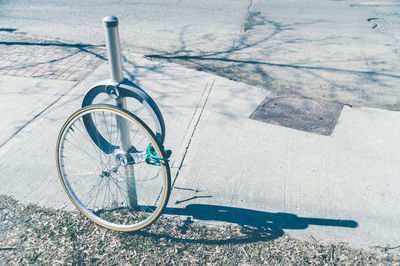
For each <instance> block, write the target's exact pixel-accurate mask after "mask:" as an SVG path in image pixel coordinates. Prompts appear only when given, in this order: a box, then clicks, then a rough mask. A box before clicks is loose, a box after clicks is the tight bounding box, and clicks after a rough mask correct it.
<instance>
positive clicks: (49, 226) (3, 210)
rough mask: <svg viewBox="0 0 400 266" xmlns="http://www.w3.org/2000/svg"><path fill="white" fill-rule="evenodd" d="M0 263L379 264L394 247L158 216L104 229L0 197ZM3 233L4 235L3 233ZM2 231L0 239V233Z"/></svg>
mask: <svg viewBox="0 0 400 266" xmlns="http://www.w3.org/2000/svg"><path fill="white" fill-rule="evenodd" d="M0 219H1V223H0V264H27V263H33V264H58V263H59V264H83V263H84V264H190V265H192V264H198V265H200V264H201V265H205V264H213V265H214V264H223V265H226V264H250V265H259V264H284V265H286V264H318V265H322V264H329V265H334V264H351V265H354V264H359V265H365V264H374V265H376V264H385V265H396V264H398V263H399V262H400V257H399V254H398V253H391V252H388V251H386V252H376V253H369V252H366V251H361V250H355V249H351V248H349V247H346V246H345V245H343V244H336V245H320V244H317V243H310V242H307V241H302V240H297V239H293V238H291V237H289V236H287V235H283V236H281V237H275V236H273V235H270V234H268V233H265V232H261V231H258V230H257V229H254V228H243V227H240V226H232V225H230V226H224V227H218V228H216V227H207V226H202V225H198V224H193V223H188V222H182V221H177V220H175V219H171V218H169V219H167V218H161V219H159V220H158V221H157V222H155V223H154V224H153V225H152V226H150V227H149V228H146V229H144V230H142V231H140V232H136V233H129V234H128V233H119V232H113V231H110V230H106V229H103V228H101V227H99V226H97V225H95V224H94V223H93V222H91V221H90V220H88V219H86V218H85V217H84V216H83V215H80V214H79V213H78V212H66V211H62V210H54V209H44V208H40V207H38V206H35V205H27V206H25V205H23V204H20V203H18V202H16V201H15V200H13V199H12V198H10V197H7V196H0ZM2 236H3V237H2ZM4 236H5V237H4Z"/></svg>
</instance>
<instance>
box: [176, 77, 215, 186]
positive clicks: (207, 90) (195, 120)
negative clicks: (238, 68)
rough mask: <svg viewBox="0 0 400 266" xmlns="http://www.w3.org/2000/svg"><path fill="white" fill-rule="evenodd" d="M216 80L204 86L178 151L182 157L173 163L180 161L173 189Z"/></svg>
mask: <svg viewBox="0 0 400 266" xmlns="http://www.w3.org/2000/svg"><path fill="white" fill-rule="evenodd" d="M214 82H215V79H214V80H213V81H212V82H211V84H210V82H207V85H206V86H205V87H204V90H203V94H202V96H201V99H200V102H199V104H198V105H197V107H196V110H195V112H194V114H193V117H192V119H191V121H190V123H189V127H188V129H187V130H186V134H185V137H184V138H183V144H182V146H181V148H180V150H179V153H178V155H180V157H179V158H178V160H175V161H174V163H173V167H174V166H176V164H175V162H177V161H178V163H179V166H178V170H177V171H176V174H175V177H174V179H173V181H172V184H171V188H172V189H173V187H174V185H175V181H176V179H177V178H178V175H179V173H180V171H181V169H182V167H183V162H184V161H185V158H186V154H187V152H188V150H189V146H190V144H191V142H192V139H193V136H194V134H195V132H196V130H197V126H198V124H199V123H200V119H201V116H202V114H203V111H204V108H205V106H206V104H207V101H208V98H209V97H210V94H211V90H212V88H213V87H214Z"/></svg>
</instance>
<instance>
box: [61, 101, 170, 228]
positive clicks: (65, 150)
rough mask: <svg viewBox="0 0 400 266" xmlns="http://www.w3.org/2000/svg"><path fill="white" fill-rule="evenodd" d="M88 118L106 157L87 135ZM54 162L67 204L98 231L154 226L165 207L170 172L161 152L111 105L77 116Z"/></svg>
mask: <svg viewBox="0 0 400 266" xmlns="http://www.w3.org/2000/svg"><path fill="white" fill-rule="evenodd" d="M89 117H90V120H91V121H92V122H93V124H92V125H91V126H94V127H95V128H96V130H94V131H95V132H98V134H99V135H101V136H103V137H104V138H105V140H106V141H107V143H108V144H111V145H112V147H114V148H113V150H112V151H111V152H110V153H108V154H107V153H105V152H103V151H102V149H101V148H100V147H101V144H100V143H99V142H97V143H96V139H93V138H92V137H91V136H90V135H89V134H88V131H87V128H86V126H85V123H84V120H85V119H88V118H89ZM94 131H92V132H94ZM98 140H99V139H97V141H98ZM56 157H57V170H58V174H59V177H60V179H61V183H62V185H63V187H64V190H65V191H66V193H67V194H68V196H69V198H70V199H71V201H72V202H73V203H74V204H75V206H76V207H77V208H78V209H79V210H80V211H81V212H82V213H83V214H84V215H86V216H87V217H88V218H90V219H91V220H93V221H94V222H95V223H97V224H99V225H101V226H104V227H106V228H109V229H113V230H118V231H134V230H139V229H141V228H143V227H145V226H147V225H149V224H150V223H152V222H153V221H155V220H156V219H157V218H158V216H159V215H160V214H161V212H162V210H163V209H164V207H165V206H166V204H167V201H168V198H169V193H170V170H169V165H168V161H167V160H166V159H165V152H164V149H163V147H162V145H161V144H160V143H159V141H158V140H157V138H156V137H155V135H154V134H153V133H152V131H151V130H150V129H149V128H148V126H147V125H146V124H144V123H143V121H141V120H140V119H139V118H137V117H136V116H135V115H133V114H132V113H130V112H129V111H126V110H123V109H120V108H118V107H115V106H112V105H91V106H88V107H85V108H82V109H80V110H78V111H77V112H75V113H74V114H73V115H72V116H71V117H69V118H68V120H67V121H66V122H65V124H64V125H63V127H62V129H61V131H60V133H59V136H58V140H57V148H56Z"/></svg>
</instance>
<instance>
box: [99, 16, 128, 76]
mask: <svg viewBox="0 0 400 266" xmlns="http://www.w3.org/2000/svg"><path fill="white" fill-rule="evenodd" d="M103 24H104V27H105V29H106V47H107V55H108V64H109V68H110V79H111V81H114V82H116V83H120V82H122V80H123V79H124V77H123V75H122V60H121V46H120V44H119V34H118V19H117V18H116V17H114V16H107V17H105V18H103Z"/></svg>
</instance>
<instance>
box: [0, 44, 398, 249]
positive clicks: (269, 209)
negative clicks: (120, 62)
mask: <svg viewBox="0 0 400 266" xmlns="http://www.w3.org/2000/svg"><path fill="white" fill-rule="evenodd" d="M124 55H125V57H126V60H125V62H124V67H125V68H126V72H125V76H126V77H134V78H135V79H136V81H135V82H137V83H138V84H139V85H140V86H141V87H142V88H143V89H145V90H146V91H147V92H148V93H149V94H150V95H151V96H152V97H153V98H154V100H155V101H156V102H157V104H158V105H159V107H160V109H161V111H162V113H163V115H164V119H165V121H166V128H167V136H166V141H165V147H166V148H167V149H171V150H173V155H172V158H171V160H172V162H171V170H172V179H173V183H174V188H173V191H172V194H171V197H170V201H169V204H168V208H167V210H166V212H165V213H166V214H171V215H180V216H179V217H180V218H181V219H183V220H185V219H187V218H190V219H196V220H197V221H199V222H231V223H237V224H241V225H247V226H253V227H259V228H262V229H265V230H283V231H285V232H287V233H289V234H291V235H293V236H296V237H301V238H304V239H309V240H310V239H316V240H318V241H321V242H329V241H341V242H346V243H349V244H350V245H351V246H353V247H361V248H371V247H373V246H387V245H390V246H397V245H398V244H399V243H400V228H399V227H398V224H400V215H399V214H400V207H399V205H398V202H400V195H399V193H398V187H399V186H400V180H399V179H398V173H399V172H400V166H399V164H398V162H397V159H398V158H399V155H400V144H399V142H398V141H397V140H398V137H399V133H398V132H400V113H397V112H391V111H383V110H378V109H369V108H350V107H347V106H345V107H344V109H343V111H342V113H341V115H340V117H339V120H338V123H337V125H336V128H335V130H334V132H333V134H332V135H331V136H322V135H317V134H311V133H307V132H303V131H299V130H294V129H290V128H286V127H281V126H276V125H272V124H267V123H263V122H260V121H255V120H252V119H249V117H250V115H251V114H252V113H253V112H254V110H255V109H256V108H257V106H258V105H259V104H260V103H261V102H262V101H263V100H264V99H265V97H267V96H268V95H269V92H268V91H266V90H263V89H259V88H257V87H253V86H250V85H247V84H243V83H238V82H233V81H230V80H227V79H224V78H221V77H218V76H214V75H211V74H207V73H204V72H197V71H194V70H190V69H186V68H183V67H181V66H179V65H175V64H165V63H163V62H159V61H149V60H146V59H144V58H143V57H142V56H138V55H135V54H132V53H129V52H125V53H124ZM107 78H108V68H107V65H106V64H102V65H100V67H98V68H97V69H96V70H95V71H94V72H93V73H92V74H91V75H90V76H88V77H87V78H86V79H85V80H83V81H82V82H79V83H77V82H71V81H57V80H53V81H50V80H40V79H35V78H16V77H11V76H0V87H1V94H0V95H1V98H0V106H2V107H1V108H2V109H1V111H2V117H3V118H2V119H1V124H0V127H1V128H2V135H1V140H2V142H3V145H2V146H1V148H0V180H1V181H2V186H1V187H0V194H7V195H11V196H13V197H14V198H16V199H17V200H20V201H22V202H24V203H26V202H34V203H37V204H40V205H41V206H46V207H55V208H66V209H72V208H73V205H72V203H70V202H69V199H68V198H67V196H66V194H65V193H64V192H63V190H62V188H61V185H60V182H59V180H58V177H57V173H56V166H55V158H54V155H55V143H56V138H57V135H58V131H59V129H60V128H61V126H62V124H63V123H64V121H65V120H66V118H67V117H68V116H69V115H70V114H72V112H74V111H75V110H77V109H78V108H79V107H80V104H81V100H82V98H83V95H84V94H85V92H86V90H87V89H88V88H89V87H90V86H91V85H93V84H94V83H96V82H97V81H101V80H104V79H107ZM10 84H12V87H13V91H16V92H18V91H19V92H21V95H24V97H28V98H29V99H30V101H29V100H20V98H19V96H18V97H17V96H15V98H12V105H10V102H11V100H10V99H8V98H6V97H5V93H3V91H4V88H6V87H7V88H8V87H11V85H10ZM33 88H35V89H36V90H32V89H33ZM50 88H51V89H50ZM52 90H54V91H53V92H54V93H53V92H52V93H50V92H51V91H52ZM35 91H46V92H49V95H48V97H47V96H46V97H47V98H46V97H42V95H36V96H35V95H34V94H35V93H34V92H35ZM50 94H51V95H50ZM39 100H40V101H41V102H40V104H39V103H38V101H39ZM30 102H32V104H30ZM33 103H35V104H39V105H40V106H37V107H35V106H34V105H33ZM4 106H8V107H7V108H4ZM14 106H15V107H14ZM31 109H32V110H31ZM15 110H21V111H18V112H15ZM21 121H22V122H21ZM3 132H5V133H3Z"/></svg>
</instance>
